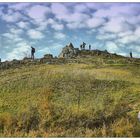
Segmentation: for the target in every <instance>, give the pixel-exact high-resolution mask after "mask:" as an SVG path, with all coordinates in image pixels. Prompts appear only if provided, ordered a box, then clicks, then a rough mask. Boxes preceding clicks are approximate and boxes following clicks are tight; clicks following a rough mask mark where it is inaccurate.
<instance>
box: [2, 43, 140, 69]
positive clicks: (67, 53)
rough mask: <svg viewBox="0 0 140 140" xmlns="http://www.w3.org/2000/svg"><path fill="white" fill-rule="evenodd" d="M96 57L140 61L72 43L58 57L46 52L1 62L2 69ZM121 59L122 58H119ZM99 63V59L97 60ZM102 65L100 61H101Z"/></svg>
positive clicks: (77, 61)
mask: <svg viewBox="0 0 140 140" xmlns="http://www.w3.org/2000/svg"><path fill="white" fill-rule="evenodd" d="M88 58H89V59H90V58H91V59H94V60H95V61H96V59H98V58H102V59H106V60H107V61H110V60H115V61H116V60H119V59H121V61H122V63H139V62H140V59H139V58H130V57H125V56H121V55H118V54H116V53H109V52H108V51H107V50H104V51H101V50H98V49H96V50H90V49H81V50H80V49H79V48H75V47H74V45H73V44H72V43H69V44H68V45H66V46H65V47H64V48H63V49H62V51H61V53H60V54H59V56H58V57H53V55H52V54H45V55H44V57H42V58H38V59H34V60H33V59H31V58H29V57H25V58H24V59H22V60H16V59H13V60H12V61H5V62H0V69H9V68H17V67H21V66H30V65H38V64H43V63H45V64H65V63H83V61H82V59H88ZM86 61H87V62H88V63H89V62H90V63H92V62H93V61H90V60H85V61H84V63H87V62H86ZM119 61H120V60H119ZM97 63H98V61H97ZM99 65H100V63H99Z"/></svg>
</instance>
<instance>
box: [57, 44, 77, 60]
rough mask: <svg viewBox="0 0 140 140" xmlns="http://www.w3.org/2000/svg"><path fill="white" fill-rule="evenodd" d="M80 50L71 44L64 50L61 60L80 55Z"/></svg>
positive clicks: (60, 56)
mask: <svg viewBox="0 0 140 140" xmlns="http://www.w3.org/2000/svg"><path fill="white" fill-rule="evenodd" d="M78 52H79V48H74V46H73V44H72V43H70V44H69V45H66V46H65V47H64V48H63V49H62V52H61V53H60V55H59V56H58V57H59V58H74V57H76V56H77V55H78Z"/></svg>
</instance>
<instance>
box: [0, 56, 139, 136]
mask: <svg viewBox="0 0 140 140" xmlns="http://www.w3.org/2000/svg"><path fill="white" fill-rule="evenodd" d="M68 62H69V63H66V64H52V65H51V64H38V65H31V66H22V67H19V68H10V69H7V70H0V137H138V136H140V133H139V131H140V122H138V119H137V114H138V111H139V110H140V86H139V85H140V60H139V59H128V58H121V57H116V58H113V59H110V58H104V57H101V56H100V57H98V56H96V57H92V58H91V57H89V58H77V59H69V60H68Z"/></svg>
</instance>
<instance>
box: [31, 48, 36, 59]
mask: <svg viewBox="0 0 140 140" xmlns="http://www.w3.org/2000/svg"><path fill="white" fill-rule="evenodd" d="M34 53H35V48H34V47H32V46H31V59H33V60H34Z"/></svg>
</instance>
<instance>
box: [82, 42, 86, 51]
mask: <svg viewBox="0 0 140 140" xmlns="http://www.w3.org/2000/svg"><path fill="white" fill-rule="evenodd" d="M85 46H86V43H85V42H83V50H85Z"/></svg>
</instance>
